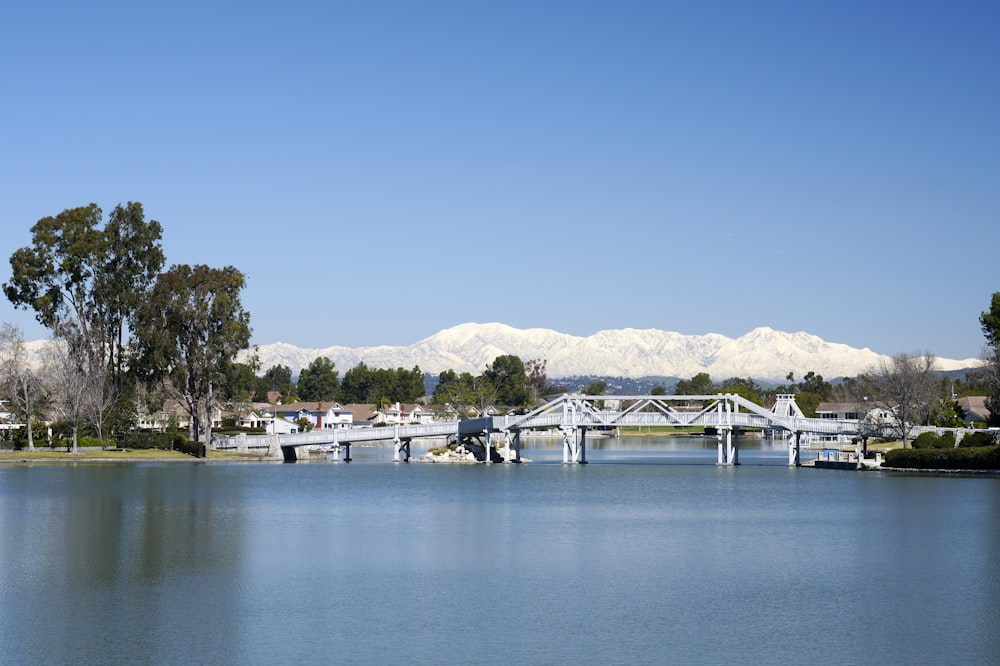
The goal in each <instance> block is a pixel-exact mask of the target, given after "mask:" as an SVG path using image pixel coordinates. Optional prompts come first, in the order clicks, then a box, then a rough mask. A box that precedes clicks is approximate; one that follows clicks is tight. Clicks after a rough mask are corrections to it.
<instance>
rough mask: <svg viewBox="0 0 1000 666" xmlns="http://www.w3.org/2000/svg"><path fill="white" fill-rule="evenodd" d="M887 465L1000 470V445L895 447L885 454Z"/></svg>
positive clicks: (913, 467)
mask: <svg viewBox="0 0 1000 666" xmlns="http://www.w3.org/2000/svg"><path fill="white" fill-rule="evenodd" d="M885 466H886V467H899V468H903V469H974V470H985V469H988V470H1000V447H998V446H980V447H977V448H969V447H963V448H953V449H893V450H891V451H888V452H886V454H885Z"/></svg>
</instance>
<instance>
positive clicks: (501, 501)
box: [0, 438, 1000, 664]
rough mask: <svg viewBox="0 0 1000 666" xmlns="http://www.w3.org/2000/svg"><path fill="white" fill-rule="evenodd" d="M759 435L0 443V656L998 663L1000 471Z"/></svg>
mask: <svg viewBox="0 0 1000 666" xmlns="http://www.w3.org/2000/svg"><path fill="white" fill-rule="evenodd" d="M742 446H743V450H742V451H741V454H740V459H741V462H742V463H743V464H742V465H741V466H740V467H738V468H727V467H716V466H715V464H714V462H715V455H716V453H715V443H714V441H702V440H699V439H673V438H642V439H637V438H631V439H627V440H624V441H618V440H607V441H602V442H589V450H588V459H589V460H590V461H591V464H589V465H581V466H570V465H562V464H560V462H559V461H561V459H562V453H561V448H559V446H558V445H557V444H556V443H555V442H552V443H545V442H533V441H529V445H528V448H526V450H525V452H524V455H525V456H526V457H528V458H531V459H532V460H533V461H534V462H532V463H528V464H523V465H489V466H487V465H471V466H451V465H429V464H398V463H397V464H394V463H392V462H390V460H391V452H390V451H389V450H388V449H355V450H353V451H352V454H353V455H354V462H352V463H350V464H345V463H339V464H334V463H325V462H310V463H305V464H302V463H299V464H294V465H282V464H241V463H209V464H205V463H191V464H187V463H172V464H158V463H142V464H123V465H118V464H100V465H94V464H79V465H76V466H56V465H53V466H46V465H35V466H13V465H4V466H2V467H0V662H2V663H4V664H54V663H72V664H127V663H137V664H139V663H141V664H159V663H169V664H276V663H344V664H389V663H393V664H397V663H406V664H576V663H588V664H608V663H628V664H728V663H741V664H775V663H788V664H792V663H797V664H802V663H809V664H867V663H871V664H944V663H947V664H973V663H975V664H986V663H1000V631H998V630H997V622H998V619H1000V480H998V479H996V478H985V477H969V478H961V477H947V478H945V477H933V476H919V475H896V474H889V473H880V472H868V473H857V472H843V471H833V470H816V469H808V468H799V469H795V468H788V467H787V465H786V461H787V454H786V452H785V450H784V449H783V448H780V447H779V448H774V449H769V448H767V445H761V444H759V443H758V444H757V445H756V447H754V446H752V445H748V443H747V442H746V441H744V442H742ZM416 453H419V452H416Z"/></svg>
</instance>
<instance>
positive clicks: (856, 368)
mask: <svg viewBox="0 0 1000 666" xmlns="http://www.w3.org/2000/svg"><path fill="white" fill-rule="evenodd" d="M505 354H509V355H513V356H517V357H519V358H520V359H521V360H522V361H529V360H532V359H543V360H545V361H546V371H547V374H548V376H549V377H552V378H561V377H580V376H598V377H633V378H638V377H684V378H687V377H693V376H694V375H696V374H698V373H699V372H706V373H708V374H709V376H711V377H712V379H715V380H721V379H726V378H729V377H752V378H754V379H757V380H773V381H781V380H784V379H785V377H786V376H787V375H788V373H789V372H794V373H795V375H796V377H799V378H801V377H802V376H803V375H805V374H806V373H807V372H809V371H813V372H816V373H817V374H820V375H823V376H824V377H826V378H827V379H833V378H836V377H851V376H855V375H857V374H858V373H860V372H863V371H864V370H865V369H866V368H868V367H870V366H872V365H873V364H875V363H877V362H879V361H880V360H881V359H885V358H887V357H886V356H883V355H880V354H877V353H875V352H873V351H871V350H870V349H868V348H867V347H866V348H864V349H857V348H855V347H851V346H849V345H845V344H839V343H834V342H826V341H825V340H823V339H821V338H819V337H817V336H815V335H811V334H809V333H804V332H799V333H785V332H782V331H775V330H773V329H770V328H767V327H761V328H755V329H753V330H752V331H750V332H749V333H746V334H745V335H742V336H740V337H738V338H735V339H734V338H729V337H726V336H724V335H719V334H717V333H709V334H706V335H684V334H681V333H675V332H670V331H661V330H657V329H641V330H639V329H631V328H626V329H616V330H607V331H598V332H597V333H595V334H593V335H591V336H588V337H580V336H575V335H568V334H565V333H559V332H558V331H553V330H550V329H544V328H531V329H517V328H513V327H511V326H507V325H505V324H500V323H488V324H478V323H467V324H460V325H458V326H454V327H452V328H447V329H444V330H443V331H440V332H438V333H435V334H434V335H432V336H430V337H428V338H425V339H423V340H420V341H419V342H416V343H414V344H411V345H408V346H377V347H357V348H350V347H336V346H334V347H325V348H323V349H304V348H301V347H296V346H294V345H290V344H287V343H283V342H275V343H272V344H265V345H259V346H258V347H257V357H258V359H259V361H260V368H261V369H262V370H266V369H268V368H270V367H272V366H275V365H284V366H287V367H289V368H290V369H291V370H292V374H293V375H298V373H299V370H301V369H302V368H304V367H306V366H308V365H309V364H310V363H311V362H312V361H313V360H314V359H316V358H317V357H320V356H326V357H328V358H329V359H330V360H332V361H333V363H334V365H335V366H336V367H337V369H338V370H339V371H340V373H341V376H343V373H344V372H345V371H347V370H349V369H351V368H353V367H354V366H356V365H357V364H358V363H362V362H363V363H364V364H365V365H367V366H368V367H370V368H405V369H407V370H409V369H411V368H413V367H414V366H418V367H419V368H420V369H421V370H422V371H424V372H427V373H431V374H439V373H441V372H442V371H444V370H454V371H455V372H459V373H461V372H469V373H471V374H473V375H478V374H480V373H481V372H482V371H483V369H484V368H485V367H486V366H487V365H488V364H490V363H492V362H493V359H495V358H496V357H497V356H501V355H505ZM979 363H980V361H978V360H977V359H964V360H953V359H942V358H939V359H938V369H939V370H960V369H963V368H969V367H974V366H976V365H979Z"/></svg>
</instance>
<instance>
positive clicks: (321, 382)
mask: <svg viewBox="0 0 1000 666" xmlns="http://www.w3.org/2000/svg"><path fill="white" fill-rule="evenodd" d="M337 375H338V372H337V370H336V369H335V368H334V364H333V361H331V360H330V359H329V358H327V357H326V356H319V357H317V358H315V359H313V361H312V363H310V364H309V367H306V368H303V369H302V371H301V372H300V373H299V385H298V394H299V399H300V400H305V401H307V402H308V401H332V400H336V399H337V398H338V394H339V393H340V380H339V379H338V378H337Z"/></svg>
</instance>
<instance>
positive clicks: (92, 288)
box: [3, 201, 164, 395]
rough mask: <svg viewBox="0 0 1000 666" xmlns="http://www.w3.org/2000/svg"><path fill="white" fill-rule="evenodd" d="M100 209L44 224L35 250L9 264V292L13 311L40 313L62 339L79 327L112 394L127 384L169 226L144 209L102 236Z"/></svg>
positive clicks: (116, 217)
mask: <svg viewBox="0 0 1000 666" xmlns="http://www.w3.org/2000/svg"><path fill="white" fill-rule="evenodd" d="M101 219H102V212H101V209H100V208H99V207H98V206H97V204H90V205H89V206H83V207H80V208H71V209H67V210H64V211H63V212H61V213H59V214H58V215H56V216H54V217H45V218H42V219H41V220H39V221H38V222H37V223H36V224H35V225H34V226H33V227H32V228H31V235H32V245H31V246H29V247H23V248H21V249H19V250H17V251H15V252H14V254H13V255H11V257H10V265H11V269H12V275H11V279H10V281H9V282H7V283H5V284H4V285H3V290H4V294H5V295H6V296H7V299H8V300H10V302H11V303H12V304H13V305H14V307H17V308H20V309H24V310H34V311H35V318H36V319H37V320H38V322H39V323H41V324H42V325H43V326H45V327H47V328H49V329H51V330H52V331H53V332H56V331H57V330H58V329H59V326H60V325H67V324H70V323H72V324H74V326H75V327H76V329H77V330H78V331H79V332H80V336H81V338H82V339H84V340H86V341H87V345H88V350H87V353H88V354H89V355H90V356H91V357H92V361H91V363H92V364H93V365H105V366H106V367H107V376H108V379H109V381H110V384H111V387H112V390H113V393H114V394H115V395H118V394H120V393H121V392H122V390H123V386H124V382H125V366H124V354H125V350H126V348H127V346H128V342H129V340H128V331H129V328H133V329H134V328H135V315H136V311H137V309H138V308H139V306H140V305H141V304H142V303H143V301H144V300H145V299H146V297H147V295H148V293H149V291H150V289H151V287H152V284H153V281H154V280H155V279H156V275H157V273H159V271H160V269H161V268H162V267H163V263H164V256H163V250H162V248H161V246H160V239H161V236H162V232H163V230H162V227H161V226H160V223H159V222H157V221H156V220H149V221H148V222H147V221H146V219H145V214H144V213H143V209H142V204H140V203H138V202H132V201H130V202H128V203H127V204H125V205H118V206H116V207H115V209H114V210H113V211H112V212H111V216H110V218H109V220H108V223H107V225H106V226H105V227H104V228H103V229H101V228H100V224H101Z"/></svg>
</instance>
